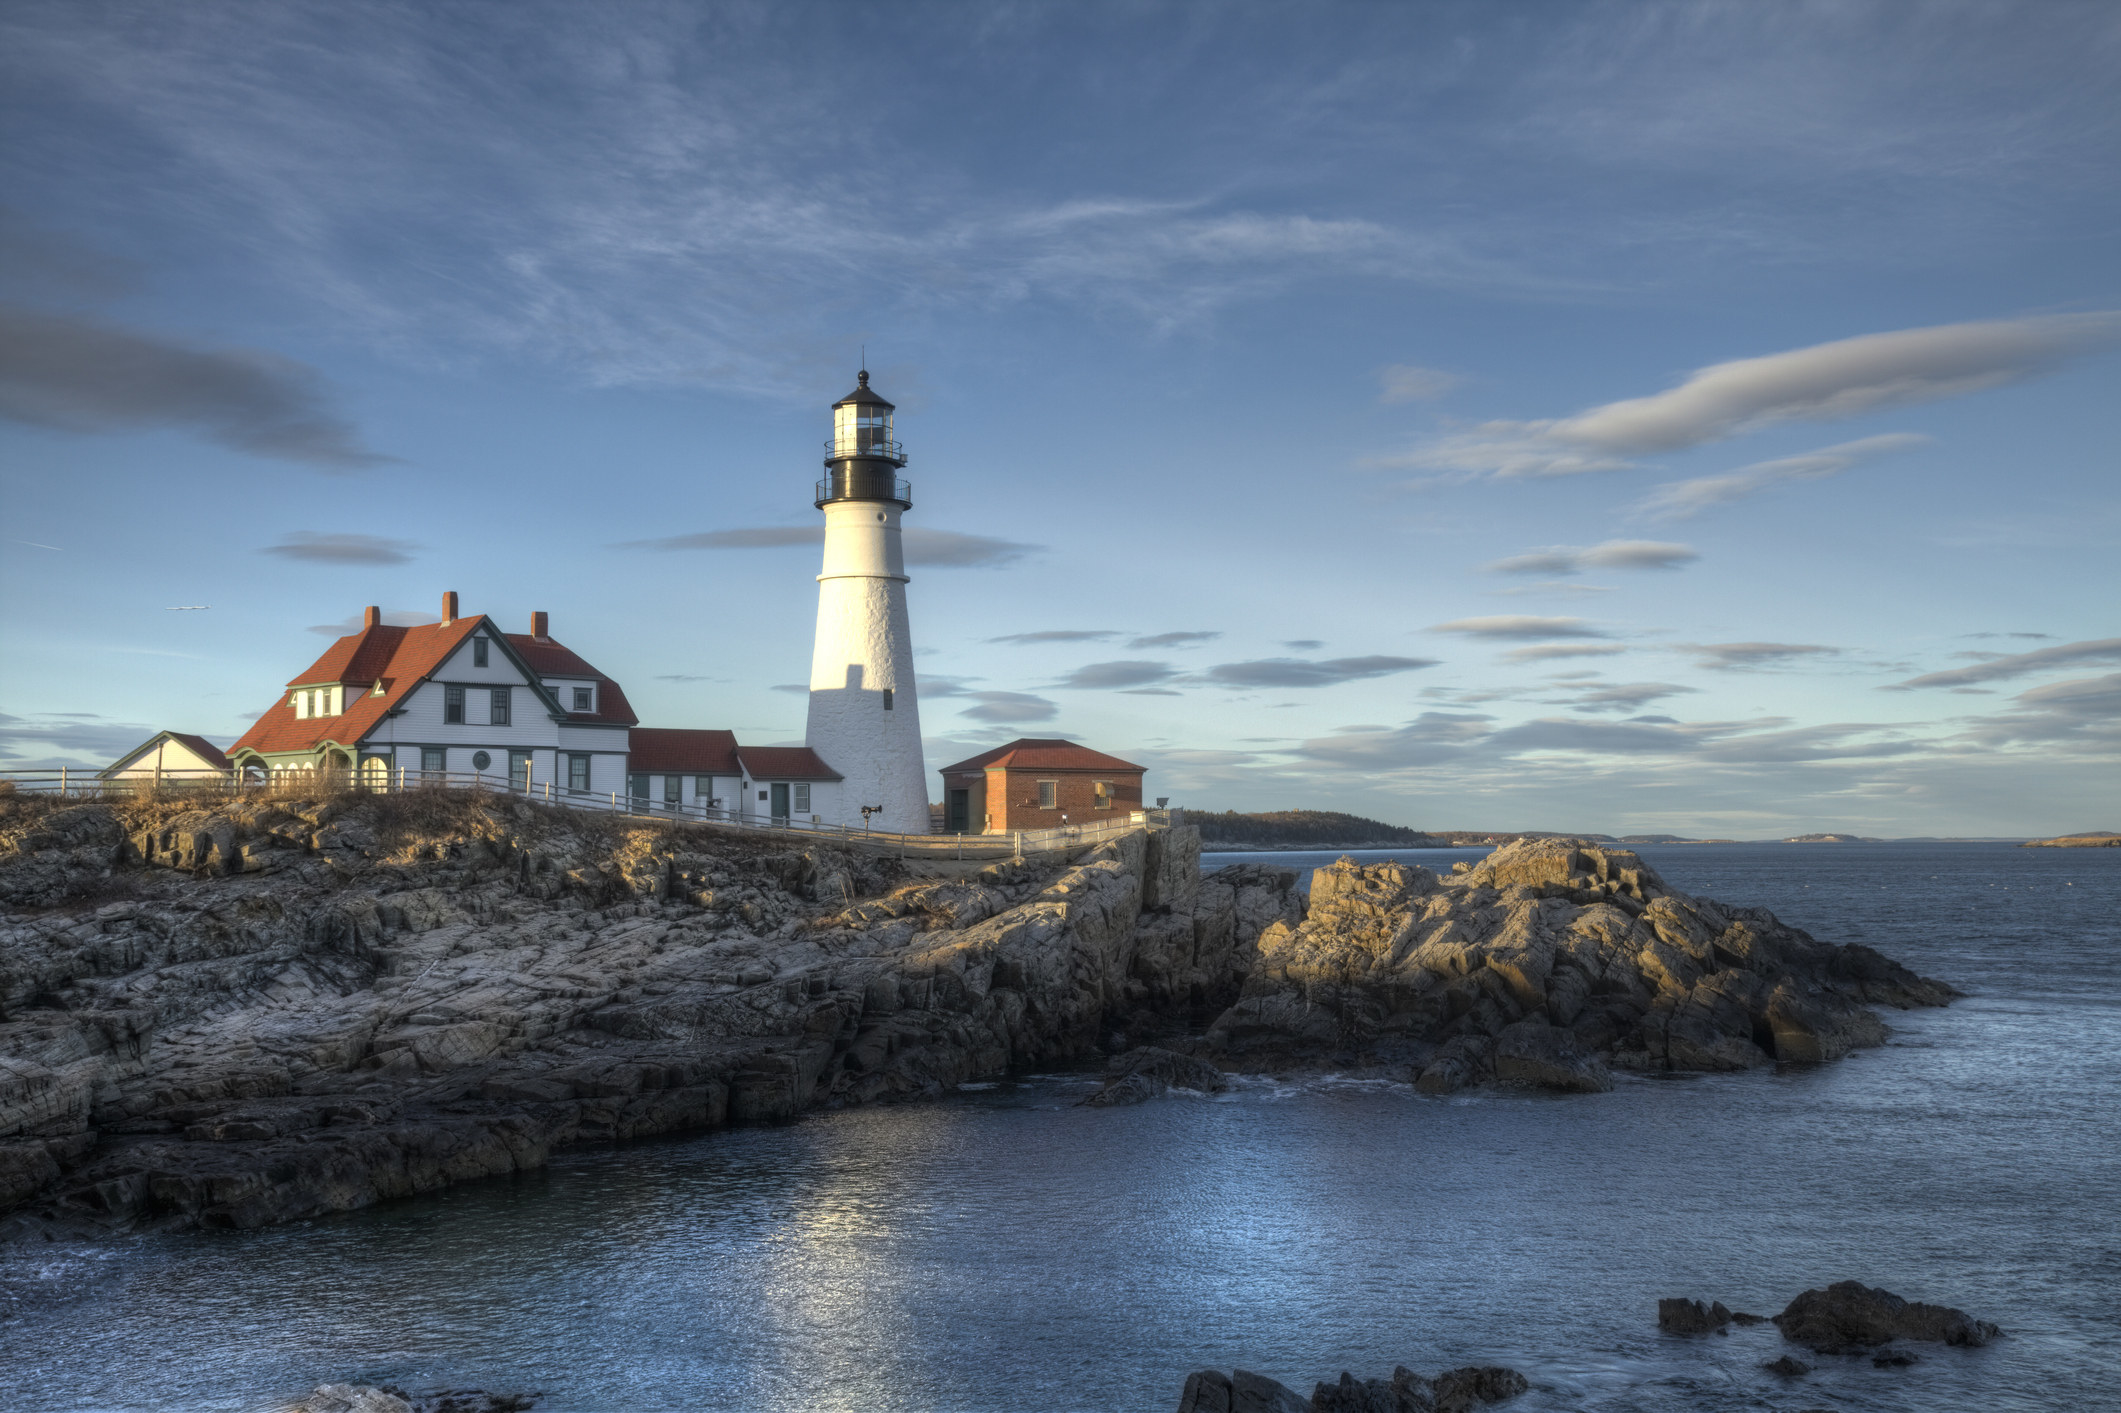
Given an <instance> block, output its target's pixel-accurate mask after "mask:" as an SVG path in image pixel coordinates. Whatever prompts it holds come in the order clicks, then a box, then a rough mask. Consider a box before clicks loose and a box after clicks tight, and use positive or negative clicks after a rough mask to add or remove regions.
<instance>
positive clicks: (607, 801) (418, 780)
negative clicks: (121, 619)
mask: <svg viewBox="0 0 2121 1413" xmlns="http://www.w3.org/2000/svg"><path fill="white" fill-rule="evenodd" d="M412 790H471V791H481V792H484V793H487V794H493V795H510V796H514V797H516V798H519V799H527V800H534V801H536V802H537V803H539V804H545V805H553V806H556V807H558V808H561V809H571V810H591V811H595V812H597V813H601V814H621V815H630V816H634V817H637V818H642V819H661V820H672V821H676V820H687V821H691V822H693V823H697V824H710V825H721V826H726V827H729V828H733V829H744V830H750V831H753V832H761V833H770V834H781V835H794V836H804V837H807V838H815V837H817V836H820V835H822V836H824V837H826V838H827V839H829V840H830V841H831V842H833V843H839V844H847V845H852V846H854V847H858V848H873V849H882V850H885V851H895V852H897V853H899V854H900V855H901V856H904V857H914V856H920V857H925V858H953V857H954V858H960V859H992V858H1010V857H1016V858H1021V857H1023V856H1024V855H1025V854H1026V853H1033V854H1041V853H1054V852H1063V851H1073V850H1075V849H1079V848H1085V847H1088V846H1090V845H1093V844H1097V843H1101V842H1102V841H1104V840H1106V839H1113V838H1117V837H1118V836H1120V835H1122V834H1126V833H1130V832H1131V831H1133V830H1136V829H1143V828H1162V827H1164V826H1167V825H1169V824H1171V823H1174V822H1175V821H1176V820H1177V819H1178V818H1179V817H1180V815H1179V812H1178V811H1176V810H1136V811H1134V812H1133V813H1132V814H1130V815H1123V816H1117V817H1115V818H1112V819H1107V820H1100V821H1098V822H1096V823H1094V824H1070V825H1063V826H1061V827H1059V828H1055V829H1019V830H1014V831H1012V832H1010V833H1007V834H942V833H930V834H888V833H885V832H884V831H882V830H873V829H864V828H861V827H859V826H855V825H846V824H813V823H811V822H810V821H809V820H806V819H796V818H788V819H777V818H773V817H770V816H762V815H747V814H742V813H740V812H738V811H735V810H727V809H712V808H709V807H707V806H705V805H699V804H684V803H680V802H676V801H665V800H653V799H649V798H647V797H645V796H636V795H627V794H623V793H620V792H618V791H610V792H605V793H597V792H594V791H589V790H569V789H566V788H565V787H556V786H555V785H554V784H553V782H551V781H549V780H546V781H530V780H510V779H509V778H508V777H507V776H504V775H483V774H482V775H471V774H465V773H462V772H447V771H436V770H411V769H407V768H405V767H402V766H401V767H398V768H397V769H394V770H387V771H363V772H362V773H360V774H359V775H355V774H353V773H352V772H349V771H343V770H336V771H334V770H325V771H310V770H291V771H282V772H279V773H277V774H274V775H272V776H270V777H262V776H258V775H255V774H252V775H248V776H246V775H244V774H243V773H241V772H238V773H237V774H235V775H230V774H229V773H228V772H226V771H219V770H188V771H187V770H164V771H157V772H155V773H153V774H148V773H146V772H142V773H139V774H135V775H116V776H104V775H100V774H98V773H97V772H95V771H92V770H87V769H81V770H76V769H73V768H72V767H67V766H62V767H60V768H58V769H56V770H0V791H6V792H20V793H22V794H33V795H63V796H66V797H69V798H73V799H83V800H127V799H140V798H147V797H156V796H166V797H174V798H197V799H200V800H202V801H204V800H214V799H247V798H258V797H264V798H273V797H276V796H278V797H300V798H307V797H314V796H315V795H318V794H320V793H340V792H355V793H364V794H389V795H394V794H401V793H404V792H407V791H412Z"/></svg>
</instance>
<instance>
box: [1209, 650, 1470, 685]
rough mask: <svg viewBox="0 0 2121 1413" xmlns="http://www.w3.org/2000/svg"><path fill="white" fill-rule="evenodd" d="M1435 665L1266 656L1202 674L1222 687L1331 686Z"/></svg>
mask: <svg viewBox="0 0 2121 1413" xmlns="http://www.w3.org/2000/svg"><path fill="white" fill-rule="evenodd" d="M1434 666H1436V659H1435V658H1431V657H1337V658H1331V659H1327V660H1325V661H1320V662H1305V661H1302V660H1300V659H1297V658H1293V657H1269V658H1259V659H1256V660H1254V661H1251V662H1225V663H1221V664H1219V665H1217V666H1215V667H1211V668H1209V669H1208V670H1207V672H1206V674H1204V675H1205V677H1206V679H1207V680H1208V681H1210V682H1212V683H1214V684H1216V685H1217V686H1221V687H1334V686H1338V685H1339V684H1341V683H1343V682H1357V681H1361V680H1363V679H1364V678H1369V677H1388V676H1391V675H1393V674H1394V673H1399V672H1414V671H1418V670H1420V669H1421V668H1424V667H1434Z"/></svg>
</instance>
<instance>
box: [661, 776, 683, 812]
mask: <svg viewBox="0 0 2121 1413" xmlns="http://www.w3.org/2000/svg"><path fill="white" fill-rule="evenodd" d="M684 788H685V777H684V776H682V775H666V776H664V777H663V803H664V804H666V805H675V804H676V803H678V801H679V800H680V799H682V798H683V794H682V793H681V792H682V791H683V790H684Z"/></svg>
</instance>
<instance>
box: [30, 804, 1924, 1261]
mask: <svg viewBox="0 0 2121 1413" xmlns="http://www.w3.org/2000/svg"><path fill="white" fill-rule="evenodd" d="M947 867H948V866H947V865H943V864H930V865H918V864H908V863H904V862H901V861H898V860H894V859H889V858H881V857H878V856H876V855H874V854H866V853H862V852H859V851H855V850H848V849H842V848H833V847H826V846H822V845H820V846H816V847H808V848H799V847H790V846H789V843H788V841H787V840H786V839H785V838H781V839H778V840H775V839H772V838H762V837H760V836H758V835H753V834H746V833H743V832H739V831H735V830H731V829H728V828H725V827H715V826H708V825H682V824H677V825H674V824H657V823H649V822H646V821H638V820H629V819H622V818H614V817H610V816H602V815H595V814H575V813H570V812H568V811H564V810H552V809H547V808H543V807H538V806H534V805H530V804H525V803H522V802H514V801H510V800H508V799H506V798H505V797H500V798H496V797H490V796H478V795H468V794H461V793H450V792H441V791H435V792H413V793H412V794H408V795H397V796H386V797H380V798H377V797H366V796H344V797H338V798H331V799H318V800H259V801H251V802H246V803H244V804H242V805H240V806H236V805H231V806H227V807H224V808H220V809H218V810H214V811H207V810H199V809H190V808H187V807H186V806H185V805H184V804H183V803H182V802H166V803H156V802H153V801H144V802H136V803H131V804H124V805H103V804H94V805H75V806H72V807H62V808H55V807H53V805H52V804H51V803H50V802H39V801H35V800H7V799H0V911H4V916H0V1212H4V1211H6V1210H7V1209H10V1208H13V1209H16V1216H15V1218H14V1219H13V1225H14V1226H15V1228H17V1229H24V1228H26V1227H28V1226H33V1225H35V1224H37V1223H39V1222H60V1223H65V1222H115V1223H132V1222H143V1221H144V1222H150V1223H166V1224H183V1223H207V1224H219V1225H230V1226H241V1227H251V1226H258V1225H262V1224H266V1223H270V1222H276V1221H284V1220H288V1219H291V1218H298V1217H305V1216H310V1215H315V1214H318V1213H323V1212H331V1211H343V1210H348V1209H351V1208H356V1207H360V1206H364V1205H367V1204H369V1203H372V1202H375V1201H378V1200H380V1199H383V1198H387V1197H393V1196H399V1195H403V1194H408V1193H415V1192H421V1191H426V1190H430V1189H433V1188H436V1187H440V1186H443V1185H446V1184H448V1183H451V1182H457V1181H462V1180H465V1179H469V1178H476V1177H483V1176H488V1175H493V1174H499V1173H507V1172H511V1171H517V1170H521V1169H527V1168H534V1167H537V1166H539V1165H540V1164H542V1163H544V1162H545V1161H546V1159H547V1156H548V1155H549V1154H550V1153H552V1152H553V1151H554V1150H555V1149H557V1148H560V1147H563V1146H566V1145H568V1144H574V1143H584V1142H610V1141H615V1140H623V1139H629V1138H637V1137H642V1136H647V1135H652V1134H658V1133H666V1132H673V1131H679V1130H697V1129H707V1128H714V1127H718V1126H720V1125H724V1124H731V1123H746V1122H759V1121H771V1120H777V1119H784V1118H788V1117H791V1116H793V1115H796V1114H799V1113H802V1112H804V1111H806V1110H809V1109H813V1108H817V1107H820V1106H831V1105H842V1104H854V1103H867V1102H877V1101H888V1100H894V1099H903V1098H910V1097H918V1096H922V1095H933V1094H938V1093H940V1092H942V1091H943V1090H944V1089H946V1088H947V1087H949V1086H951V1085H954V1084H957V1083H960V1082H962V1081H965V1080H968V1079H971V1078H974V1077H976V1076H979V1075H986V1074H992V1073H995V1072H998V1071H1001V1070H1004V1069H1006V1068H1008V1067H1011V1066H1017V1065H1050V1064H1054V1063H1059V1062H1066V1061H1070V1060H1074V1059H1078V1058H1082V1057H1085V1056H1088V1055H1091V1054H1093V1053H1095V1052H1098V1051H1103V1052H1106V1053H1108V1054H1112V1055H1117V1056H1120V1059H1118V1060H1116V1061H1115V1062H1114V1072H1113V1078H1112V1083H1111V1084H1110V1086H1108V1089H1107V1091H1106V1092H1105V1093H1104V1094H1103V1095H1101V1096H1099V1098H1098V1100H1097V1101H1096V1102H1099V1103H1124V1102H1131V1101H1135V1100H1139V1099H1143V1098H1147V1097H1151V1096H1153V1095H1154V1094H1156V1093H1158V1092H1160V1091H1161V1090H1162V1089H1164V1088H1166V1087H1170V1086H1179V1087H1186V1088H1213V1087H1215V1084H1214V1082H1213V1079H1212V1076H1213V1074H1214V1070H1213V1069H1212V1068H1211V1067H1208V1066H1203V1065H1201V1063H1200V1062H1201V1061H1203V1060H1206V1061H1211V1062H1212V1064H1213V1065H1214V1066H1220V1067H1221V1068H1223V1069H1231V1070H1259V1069H1267V1068H1289V1067H1316V1066H1333V1067H1346V1066H1374V1067H1379V1068H1380V1069H1381V1071H1382V1072H1385V1073H1393V1074H1398V1075H1400V1076H1402V1077H1404V1078H1406V1079H1410V1080H1413V1081H1415V1082H1416V1083H1418V1084H1419V1085H1420V1087H1421V1088H1423V1089H1424V1090H1428V1091H1430V1092H1449V1091H1451V1090H1454V1089H1457V1088H1459V1087H1461V1086H1463V1085H1466V1084H1470V1083H1477V1082H1484V1081H1501V1082H1506V1083H1522V1084H1533V1085H1542V1086H1547V1087H1552V1088H1560V1089H1573V1090H1586V1091H1594V1090H1600V1089H1604V1088H1608V1087H1610V1086H1611V1084H1612V1082H1613V1081H1612V1073H1611V1072H1612V1070H1613V1069H1614V1068H1616V1067H1617V1068H1622V1069H1634V1070H1659V1069H1694V1070H1714V1069H1740V1068H1745V1067H1747V1066H1753V1065H1765V1064H1768V1063H1770V1062H1773V1061H1780V1060H1800V1061H1809V1060H1830V1059H1835V1058H1838V1057H1839V1056H1841V1055H1843V1054H1845V1053H1847V1052H1848V1051H1849V1050H1850V1049H1852V1048H1854V1047H1857V1046H1862V1045H1876V1044H1879V1043H1880V1042H1881V1041H1882V1040H1883V1039H1884V1037H1885V1034H1886V1029H1885V1026H1884V1024H1883V1023H1882V1022H1881V1021H1880V1020H1879V1019H1878V1017H1877V1016H1876V1015H1875V1014H1874V1013H1873V1012H1872V1010H1871V1009H1870V1007H1871V1006H1873V1005H1885V1006H1895V1007H1904V1006H1918V1005H1921V1006H1926V1005H1942V1004H1945V1003H1946V1002H1947V1001H1948V1000H1949V999H1950V998H1951V997H1952V996H1953V995H1955V994H1957V993H1955V992H1953V991H1952V990H1951V989H1950V988H1949V987H1947V986H1943V985H1940V984H1939V983H1936V982H1931V981H1925V980H1924V979H1922V978H1921V977H1918V976H1916V975H1914V974H1913V973H1912V972H1910V971H1908V970H1907V969H1906V968H1904V967H1901V966H1899V965H1897V964H1895V963H1893V962H1891V961H1889V960H1888V959H1886V958H1885V957H1882V956H1880V955H1879V954H1877V953H1876V952H1873V951H1871V950H1869V949H1868V948H1864V947H1850V946H1842V947H1836V946H1831V945H1828V944H1825V943H1821V942H1817V941H1815V940H1813V939H1812V938H1811V937H1809V936H1807V935H1806V934H1804V933H1802V932H1799V931H1797V930H1796V929H1794V928H1790V927H1787V926H1784V925H1783V924H1781V923H1779V922H1778V921H1776V919H1775V918H1774V917H1773V915H1772V914H1769V913H1767V912H1765V911H1763V910H1761V909H1757V908H1739V907H1730V906H1725V905H1720V904H1716V903H1712V902H1709V901H1707V900H1704V899H1696V898H1690V897H1688V896H1687V895H1685V894H1683V893H1680V892H1677V891H1676V890H1674V889H1672V888H1669V887H1668V886H1666V885H1665V884H1664V883H1663V881H1662V880H1661V879H1659V878H1658V876H1657V875H1656V873H1655V872H1653V871H1652V870H1651V869H1650V868H1648V867H1647V866H1646V865H1645V864H1643V862H1642V861H1641V860H1640V859H1639V858H1637V857H1636V856H1635V855H1633V854H1631V853H1627V852H1624V851H1619V850H1613V849H1606V848H1600V847H1596V846H1593V845H1589V844H1585V843H1582V842H1581V841H1568V840H1525V841H1519V842H1517V843H1514V844H1511V845H1509V846H1506V847H1504V848H1502V849H1499V850H1497V851H1496V852H1495V853H1494V854H1492V855H1490V856H1489V857H1488V858H1487V859H1486V860H1484V861H1482V862H1481V863H1480V864H1479V865H1477V866H1473V867H1466V866H1463V865H1461V866H1460V868H1461V871H1460V872H1457V873H1455V874H1452V875H1448V876H1445V877H1438V876H1437V875H1436V874H1434V873H1432V872H1430V871H1429V870H1428V869H1425V868H1421V867H1418V866H1404V865H1399V864H1382V865H1376V866H1373V867H1368V868H1364V867H1360V866H1357V865H1355V864H1354V863H1352V862H1350V861H1347V860H1343V861H1342V862H1340V863H1338V864H1336V865H1334V866H1332V867H1330V868H1325V869H1320V870H1318V871H1317V873H1316V874H1315V876H1314V881H1313V886H1312V892H1311V898H1310V903H1309V906H1308V910H1307V909H1306V907H1305V904H1304V900H1303V899H1302V897H1301V895H1300V894H1299V893H1298V892H1297V890H1296V887H1295V883H1296V876H1295V874H1294V873H1292V872H1290V871H1287V870H1280V869H1272V868H1263V867H1258V866H1243V867H1236V868H1228V869H1223V870H1220V871H1218V872H1216V873H1214V874H1211V875H1209V876H1208V877H1207V878H1205V879H1203V878H1201V877H1200V872H1199V838H1198V835H1197V834H1195V833H1194V832H1193V831H1192V830H1190V829H1183V828H1181V829H1170V830H1161V831H1157V832H1154V833H1150V832H1139V833H1135V834H1130V835H1126V836H1124V837H1122V838H1120V839H1118V840H1114V841H1111V842H1109V843H1106V844H1104V845H1101V846H1100V847H1098V848H1097V849H1096V850H1094V851H1093V852H1091V853H1089V854H1087V855H1084V856H1082V857H1080V858H1077V859H1074V860H1072V861H1067V862H1055V863H1051V864H1046V865H1039V864H1035V863H1024V862H1008V863H1002V864H996V865H991V866H988V867H986V868H981V869H977V871H976V872H975V871H973V870H974V869H975V868H976V865H967V866H964V867H963V869H962V870H961V876H947V877H945V876H935V875H936V874H937V873H938V872H939V871H940V870H943V869H945V868H947ZM1148 1041H1154V1042H1156V1044H1157V1046H1159V1047H1162V1048H1154V1049H1145V1048H1141V1047H1142V1046H1143V1044H1144V1042H1148ZM1123 1052H1124V1053H1123ZM1202 1076H1208V1077H1209V1078H1206V1079H1204V1078H1202Z"/></svg>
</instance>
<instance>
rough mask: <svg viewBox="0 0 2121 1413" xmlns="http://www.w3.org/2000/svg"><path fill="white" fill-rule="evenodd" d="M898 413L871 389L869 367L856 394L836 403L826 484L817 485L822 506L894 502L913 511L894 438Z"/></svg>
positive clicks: (902, 454) (900, 451) (900, 450)
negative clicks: (893, 416) (836, 502)
mask: <svg viewBox="0 0 2121 1413" xmlns="http://www.w3.org/2000/svg"><path fill="white" fill-rule="evenodd" d="M894 410H895V409H894V408H893V407H892V406H891V404H890V403H888V402H886V401H884V399H883V398H882V397H880V396H878V395H877V394H876V393H875V392H873V391H871V390H870V387H869V370H868V369H866V368H864V369H863V370H862V371H861V375H860V378H859V380H858V385H857V386H856V387H855V389H854V391H853V392H851V393H848V394H847V395H846V396H845V397H843V398H841V399H840V400H839V401H838V402H835V403H833V404H832V440H830V441H828V442H826V443H825V479H824V480H822V481H820V482H818V485H817V503H818V504H819V505H820V506H822V505H824V504H825V502H827V501H833V500H889V501H896V502H898V504H899V505H900V506H901V507H904V508H907V509H910V508H912V505H913V488H912V486H910V485H909V484H908V483H906V482H905V481H903V480H901V479H899V474H898V473H899V468H900V467H902V466H904V465H905V464H906V452H905V449H904V448H902V447H901V446H900V445H899V444H898V443H897V442H896V441H894V440H893V439H892V436H891V414H892V412H893V411H894Z"/></svg>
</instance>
